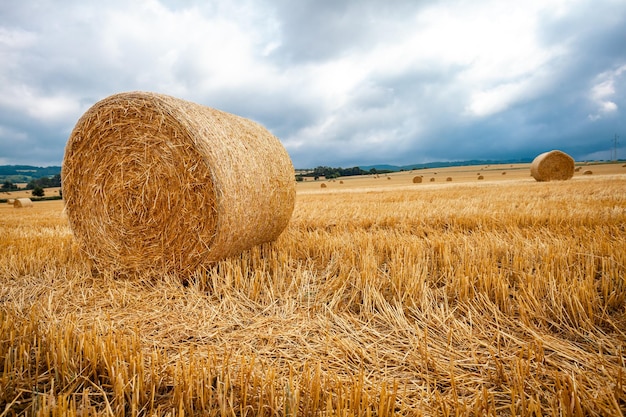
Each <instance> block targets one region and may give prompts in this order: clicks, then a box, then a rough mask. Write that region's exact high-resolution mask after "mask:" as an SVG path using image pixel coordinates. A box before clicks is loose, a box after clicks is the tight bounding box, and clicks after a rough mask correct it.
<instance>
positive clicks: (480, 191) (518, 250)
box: [0, 164, 626, 416]
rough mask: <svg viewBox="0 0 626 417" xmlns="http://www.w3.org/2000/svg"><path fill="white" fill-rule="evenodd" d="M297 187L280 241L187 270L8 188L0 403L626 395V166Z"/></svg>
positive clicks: (377, 402)
mask: <svg viewBox="0 0 626 417" xmlns="http://www.w3.org/2000/svg"><path fill="white" fill-rule="evenodd" d="M585 170H590V171H592V172H593V174H592V175H583V171H585ZM418 175H419V176H422V181H423V182H422V183H419V184H416V183H413V182H412V178H414V177H415V176H418ZM479 175H481V176H482V177H483V179H481V180H478V176H479ZM431 178H434V180H432V181H431ZM447 178H451V180H449V181H448V180H447ZM322 183H324V184H325V185H326V187H325V188H322V187H321V184H322ZM296 189H297V198H296V207H295V210H294V213H293V217H292V219H291V222H290V224H289V226H288V227H287V229H286V230H285V231H284V232H283V234H282V235H281V236H280V237H279V238H278V240H277V241H276V242H274V243H271V244H266V245H263V246H261V247H257V248H254V249H252V250H250V251H247V252H244V253H243V254H241V255H240V256H237V257H234V258H229V259H226V260H224V261H221V262H219V263H218V264H216V265H215V266H213V267H211V268H208V269H202V270H198V271H197V272H196V273H195V274H194V275H193V276H191V277H187V278H185V279H181V278H180V277H176V276H114V275H112V274H110V273H107V272H106V271H97V270H95V269H94V268H93V266H92V265H91V263H90V261H89V260H88V259H86V258H85V257H84V256H83V254H82V253H81V252H80V250H79V248H78V247H77V245H76V243H75V241H74V239H73V236H72V234H71V231H70V229H69V227H68V223H67V218H66V215H65V213H64V212H63V203H62V201H44V202H37V203H35V204H34V207H32V208H25V209H14V208H12V207H11V206H9V205H7V204H2V205H0V369H1V370H2V373H1V374H0V415H13V414H19V413H27V414H35V415H79V414H80V415H193V414H202V415H216V416H231V415H238V416H239V415H247V416H257V415H263V416H270V415H281V416H315V415H319V416H322V415H323V416H353V415H354V416H368V415H377V416H392V415H402V416H404V415H418V416H419V415H581V416H582V415H598V416H609V415H622V414H623V413H626V363H625V361H626V359H625V356H626V354H625V350H626V249H625V248H626V167H623V166H622V165H621V164H604V165H589V166H583V167H582V170H581V171H579V172H576V174H575V176H574V178H573V179H571V180H569V181H563V182H541V183H540V182H536V181H534V180H533V179H532V178H530V176H529V169H528V164H519V165H513V166H510V165H507V166H472V167H453V168H442V169H428V170H419V171H414V172H399V173H392V174H389V175H379V176H378V177H376V176H363V177H351V178H337V179H335V180H329V181H306V182H303V183H298V184H297V186H296Z"/></svg>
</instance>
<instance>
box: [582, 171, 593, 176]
mask: <svg viewBox="0 0 626 417" xmlns="http://www.w3.org/2000/svg"><path fill="white" fill-rule="evenodd" d="M592 174H593V172H592V171H590V170H587V171H585V172H583V175H592Z"/></svg>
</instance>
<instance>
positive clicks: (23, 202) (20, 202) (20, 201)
mask: <svg viewBox="0 0 626 417" xmlns="http://www.w3.org/2000/svg"><path fill="white" fill-rule="evenodd" d="M32 206H33V200H31V199H30V198H16V199H15V200H13V207H15V208H23V207H32Z"/></svg>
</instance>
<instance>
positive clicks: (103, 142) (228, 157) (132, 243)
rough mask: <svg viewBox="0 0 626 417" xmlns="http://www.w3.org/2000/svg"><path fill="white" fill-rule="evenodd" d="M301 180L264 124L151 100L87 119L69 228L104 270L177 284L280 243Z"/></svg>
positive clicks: (124, 103)
mask: <svg viewBox="0 0 626 417" xmlns="http://www.w3.org/2000/svg"><path fill="white" fill-rule="evenodd" d="M294 175H295V172H294V169H293V165H292V163H291V160H290V158H289V155H288V154H287V152H286V151H285V148H284V147H283V146H282V144H281V143H280V141H279V140H278V139H277V138H276V137H274V136H273V135H272V134H271V133H270V132H269V131H267V130H266V129H265V128H264V127H262V126H260V125H259V124H257V123H254V122H252V121H250V120H247V119H244V118H242V117H239V116H236V115H232V114H229V113H225V112H222V111H219V110H215V109H211V108H209V107H205V106H202V105H199V104H195V103H191V102H187V101H184V100H180V99H177V98H174V97H170V96H166V95H161V94H155V93H146V92H130V93H121V94H116V95H113V96H110V97H108V98H106V99H104V100H102V101H99V102H98V103H96V104H94V105H93V107H91V108H90V109H89V110H87V112H86V113H85V114H84V115H83V116H82V117H81V118H80V119H79V120H78V122H77V124H76V126H75V127H74V130H73V131H72V133H71V135H70V137H69V140H68V143H67V146H66V149H65V156H64V159H63V166H62V172H61V176H62V184H63V197H64V199H65V207H66V211H67V215H68V219H69V223H70V227H71V229H72V231H73V233H74V235H75V236H76V239H77V240H78V242H79V244H80V246H81V248H82V249H83V251H84V252H85V253H86V254H87V255H88V256H89V257H90V258H92V259H93V260H94V263H95V265H96V267H97V268H98V269H99V270H109V271H115V272H119V273H153V272H155V273H160V274H162V273H172V274H177V275H187V274H188V273H191V272H193V270H195V269H196V268H197V267H199V266H204V265H209V264H212V263H214V262H216V261H218V260H220V259H223V258H226V257H228V256H232V255H236V254H239V253H241V252H242V251H244V250H246V249H249V248H251V247H253V246H255V245H258V244H261V243H264V242H269V241H272V240H275V239H276V238H277V237H278V235H279V234H280V233H281V232H282V231H283V229H284V228H285V227H286V226H287V223H288V222H289V219H290V217H291V214H292V211H293V207H294V202H295V182H294V181H293V178H294Z"/></svg>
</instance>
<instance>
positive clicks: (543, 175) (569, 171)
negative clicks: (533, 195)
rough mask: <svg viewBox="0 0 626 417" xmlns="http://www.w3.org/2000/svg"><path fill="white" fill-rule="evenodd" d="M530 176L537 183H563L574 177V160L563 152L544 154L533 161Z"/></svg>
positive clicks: (554, 151)
mask: <svg viewBox="0 0 626 417" xmlns="http://www.w3.org/2000/svg"><path fill="white" fill-rule="evenodd" d="M530 174H531V175H532V176H533V178H534V179H535V180H537V181H564V180H569V179H570V178H572V177H573V176H574V158H572V157H571V156H569V155H568V154H566V153H565V152H561V151H557V150H553V151H549V152H544V153H542V154H540V155H537V157H536V158H535V159H534V160H533V162H532V164H531V165H530Z"/></svg>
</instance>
